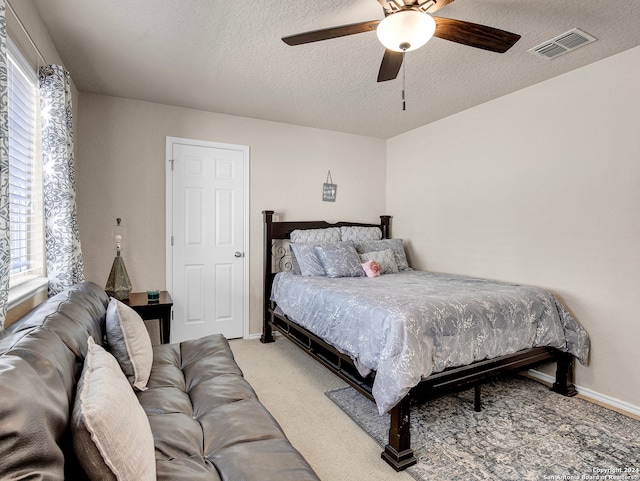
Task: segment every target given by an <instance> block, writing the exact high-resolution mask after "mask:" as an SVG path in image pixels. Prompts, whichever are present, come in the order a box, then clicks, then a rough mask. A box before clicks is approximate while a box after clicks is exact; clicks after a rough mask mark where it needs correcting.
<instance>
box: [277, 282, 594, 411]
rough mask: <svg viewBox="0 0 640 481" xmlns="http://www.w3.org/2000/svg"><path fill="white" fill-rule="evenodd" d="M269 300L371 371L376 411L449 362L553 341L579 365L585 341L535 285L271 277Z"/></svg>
mask: <svg viewBox="0 0 640 481" xmlns="http://www.w3.org/2000/svg"><path fill="white" fill-rule="evenodd" d="M271 299H272V300H273V301H275V302H276V303H277V305H278V307H279V308H280V309H281V310H282V311H283V312H284V313H285V314H286V315H287V316H288V317H289V318H290V319H291V320H293V321H295V322H297V323H298V324H300V325H302V326H303V327H305V328H307V329H308V330H310V331H311V332H313V333H315V334H316V335H318V336H320V337H321V338H322V339H324V340H325V341H327V342H329V343H330V344H332V345H333V346H335V347H336V348H337V349H339V350H340V351H341V352H343V353H345V354H348V355H349V356H351V358H352V359H353V360H354V361H355V363H356V366H357V367H358V370H359V371H360V373H361V374H362V375H366V374H367V373H368V372H369V371H370V370H375V371H376V378H375V382H374V386H373V396H374V398H375V400H376V404H377V406H378V410H379V412H380V414H383V413H385V412H387V411H388V410H389V409H391V408H392V407H393V406H394V405H395V404H396V403H397V402H398V401H400V400H401V399H402V398H403V397H404V396H405V395H406V394H407V393H408V392H409V390H410V389H411V388H412V387H413V386H415V385H417V384H418V383H419V382H420V380H421V379H422V378H425V377H427V376H429V375H430V374H431V373H434V372H439V371H442V370H444V369H447V368H449V367H454V366H462V365H466V364H470V363H472V362H475V361H480V360H482V359H490V358H494V357H498V356H502V355H506V354H511V353H514V352H517V351H520V350H522V349H527V348H530V347H539V346H552V347H556V348H558V349H560V350H563V351H565V352H569V353H571V354H573V355H574V356H575V357H576V358H577V359H578V360H579V361H580V362H581V363H582V364H586V362H587V357H588V353H589V337H588V335H587V333H586V331H585V330H584V329H583V328H582V326H580V324H578V322H577V321H576V320H575V319H574V318H573V317H572V316H571V314H570V313H569V312H568V311H567V310H566V309H565V308H564V307H563V306H562V304H561V303H560V302H558V301H557V300H556V298H555V297H554V296H553V295H551V294H550V293H548V292H546V291H545V290H543V289H539V288H535V287H528V286H521V285H515V284H507V283H501V282H495V281H488V280H485V279H477V278H469V277H462V276H456V275H450V274H439V273H431V272H423V271H404V272H400V273H398V274H389V275H383V276H380V277H376V278H368V277H342V278H337V279H336V278H333V279H329V278H326V277H304V276H300V275H295V274H293V273H292V272H281V273H279V274H277V275H276V277H275V280H274V283H273V289H272V294H271Z"/></svg>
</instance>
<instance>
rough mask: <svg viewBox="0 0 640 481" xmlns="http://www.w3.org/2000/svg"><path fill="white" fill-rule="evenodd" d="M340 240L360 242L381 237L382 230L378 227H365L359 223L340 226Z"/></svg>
mask: <svg viewBox="0 0 640 481" xmlns="http://www.w3.org/2000/svg"><path fill="white" fill-rule="evenodd" d="M340 235H341V237H342V241H343V242H344V241H354V242H362V241H367V240H380V239H382V231H381V230H380V228H379V227H365V226H361V225H350V226H343V227H340Z"/></svg>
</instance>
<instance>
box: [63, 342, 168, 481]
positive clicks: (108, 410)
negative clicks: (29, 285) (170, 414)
mask: <svg viewBox="0 0 640 481" xmlns="http://www.w3.org/2000/svg"><path fill="white" fill-rule="evenodd" d="M88 344H89V348H88V350H87V357H86V358H85V360H84V368H83V370H82V375H81V376H80V380H79V381H78V386H77V389H76V400H75V402H74V405H73V411H72V413H71V435H72V442H73V448H74V450H75V452H76V455H77V457H78V460H79V461H80V464H81V465H82V468H83V469H84V471H85V473H87V475H88V476H89V478H90V479H91V480H93V481H97V480H106V479H117V480H119V481H129V480H131V481H147V480H149V481H153V480H155V479H156V460H155V447H154V445H153V434H152V433H151V427H150V426H149V419H148V418H147V415H146V413H145V412H144V409H143V408H142V406H141V405H140V403H139V402H138V399H137V398H136V395H135V394H134V392H133V389H131V385H130V384H129V382H128V381H127V379H126V377H125V376H124V374H123V372H122V370H121V369H120V366H119V365H118V362H117V361H116V359H115V358H114V357H113V356H112V355H111V354H109V353H108V352H107V351H105V350H104V349H103V348H102V347H101V346H99V345H97V344H95V343H94V341H93V338H91V337H89V339H88Z"/></svg>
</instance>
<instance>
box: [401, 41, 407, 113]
mask: <svg viewBox="0 0 640 481" xmlns="http://www.w3.org/2000/svg"><path fill="white" fill-rule="evenodd" d="M406 53H407V52H406V50H404V51H403V52H402V110H403V111H405V110H407V103H406V101H405V98H404V89H405V85H406V82H407V67H406V65H407V63H406V62H405V59H404V57H405V54H406Z"/></svg>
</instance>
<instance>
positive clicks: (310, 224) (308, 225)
mask: <svg viewBox="0 0 640 481" xmlns="http://www.w3.org/2000/svg"><path fill="white" fill-rule="evenodd" d="M273 214H274V211H272V210H263V211H262V215H263V219H264V236H263V239H264V253H263V256H264V258H263V270H264V279H263V280H264V298H263V307H264V309H263V312H264V316H267V312H268V308H269V303H270V300H269V299H270V298H271V286H272V285H273V278H274V276H275V275H276V272H274V269H273V265H274V257H276V258H278V260H279V259H282V258H284V257H285V256H286V255H287V251H286V248H285V247H282V246H276V247H274V241H281V240H288V239H290V238H291V233H292V232H293V231H294V230H296V229H326V228H328V227H343V226H344V227H346V226H362V227H378V228H379V229H380V230H381V231H382V238H383V239H389V238H391V216H390V215H381V216H380V224H367V223H362V222H336V223H334V224H331V223H329V222H325V221H323V220H319V221H296V222H274V221H273ZM263 321H264V322H266V317H264V318H263Z"/></svg>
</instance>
